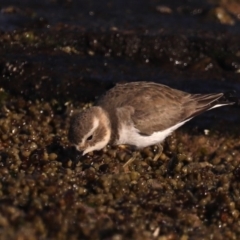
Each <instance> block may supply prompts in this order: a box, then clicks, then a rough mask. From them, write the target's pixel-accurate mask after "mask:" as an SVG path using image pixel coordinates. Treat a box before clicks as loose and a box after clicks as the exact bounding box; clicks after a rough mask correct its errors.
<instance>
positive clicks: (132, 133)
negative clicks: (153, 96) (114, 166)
mask: <svg viewBox="0 0 240 240" xmlns="http://www.w3.org/2000/svg"><path fill="white" fill-rule="evenodd" d="M189 120H190V119H188V120H186V121H184V122H181V123H178V124H176V125H174V126H172V127H170V128H168V129H166V130H163V131H159V132H154V133H153V134H152V135H150V136H142V135H140V134H139V131H138V130H137V129H136V128H135V127H133V126H131V127H130V126H122V128H121V130H120V132H119V139H118V140H116V142H115V144H116V145H119V144H129V145H133V146H136V147H137V148H144V147H147V146H151V145H154V144H157V143H161V142H162V141H163V140H164V139H165V138H166V137H167V136H169V135H170V134H171V133H172V132H173V131H174V130H176V129H177V128H179V127H180V126H182V125H183V124H184V123H185V122H187V121H189Z"/></svg>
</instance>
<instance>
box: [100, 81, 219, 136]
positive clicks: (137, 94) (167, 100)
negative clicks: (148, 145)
mask: <svg viewBox="0 0 240 240" xmlns="http://www.w3.org/2000/svg"><path fill="white" fill-rule="evenodd" d="M222 95H223V94H221V93H220V94H207V95H202V94H189V93H185V92H182V91H179V90H176V89H172V88H169V87H167V86H165V85H161V84H157V83H150V82H133V83H127V84H120V85H117V86H116V87H114V88H113V89H111V90H110V91H108V92H107V94H106V95H105V96H104V97H103V98H102V99H101V100H100V101H99V105H101V106H103V107H104V108H105V109H108V110H109V111H111V112H113V110H114V109H116V108H123V107H125V106H126V107H132V109H134V111H133V113H132V116H131V118H132V121H133V122H134V124H135V127H136V128H137V129H139V131H140V132H141V134H144V135H150V134H152V133H153V132H155V131H161V130H164V129H166V128H168V127H171V126H174V125H175V124H177V123H178V122H182V121H184V120H186V119H188V118H191V117H193V116H195V115H197V114H200V113H201V112H203V111H206V110H207V109H209V108H211V107H212V106H213V105H212V103H213V102H214V101H216V100H217V99H219V98H220V97H221V96H222ZM109 100H111V102H110V101H109ZM127 109H129V108H126V111H127ZM109 111H108V112H109Z"/></svg>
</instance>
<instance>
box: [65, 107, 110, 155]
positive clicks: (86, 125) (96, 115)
mask: <svg viewBox="0 0 240 240" xmlns="http://www.w3.org/2000/svg"><path fill="white" fill-rule="evenodd" d="M110 137H111V125H110V121H109V117H108V115H107V113H106V112H105V111H104V110H103V109H102V108H101V107H91V108H89V109H87V110H84V111H81V112H76V113H74V114H73V116H72V117H71V119H70V127H69V132H68V139H69V141H70V143H71V144H73V145H75V147H76V149H77V150H79V151H82V152H83V153H82V155H85V154H86V153H88V152H92V151H94V150H100V149H102V148H104V147H105V146H106V145H107V144H108V142H109V141H110Z"/></svg>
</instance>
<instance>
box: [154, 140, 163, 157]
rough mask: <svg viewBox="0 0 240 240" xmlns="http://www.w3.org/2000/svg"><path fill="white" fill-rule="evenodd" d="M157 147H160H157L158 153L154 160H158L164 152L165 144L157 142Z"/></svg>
mask: <svg viewBox="0 0 240 240" xmlns="http://www.w3.org/2000/svg"><path fill="white" fill-rule="evenodd" d="M155 147H157V148H158V149H157V151H156V154H155V156H154V158H153V161H157V160H158V159H159V157H160V156H161V155H162V153H163V146H162V144H161V143H158V144H156V145H155Z"/></svg>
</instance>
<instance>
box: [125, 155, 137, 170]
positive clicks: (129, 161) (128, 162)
mask: <svg viewBox="0 0 240 240" xmlns="http://www.w3.org/2000/svg"><path fill="white" fill-rule="evenodd" d="M138 155H139V152H133V153H132V156H131V157H130V158H129V159H128V160H127V162H126V163H124V165H123V168H126V167H127V166H128V165H129V164H130V163H132V162H133V161H135V160H136V158H137V156H138Z"/></svg>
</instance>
